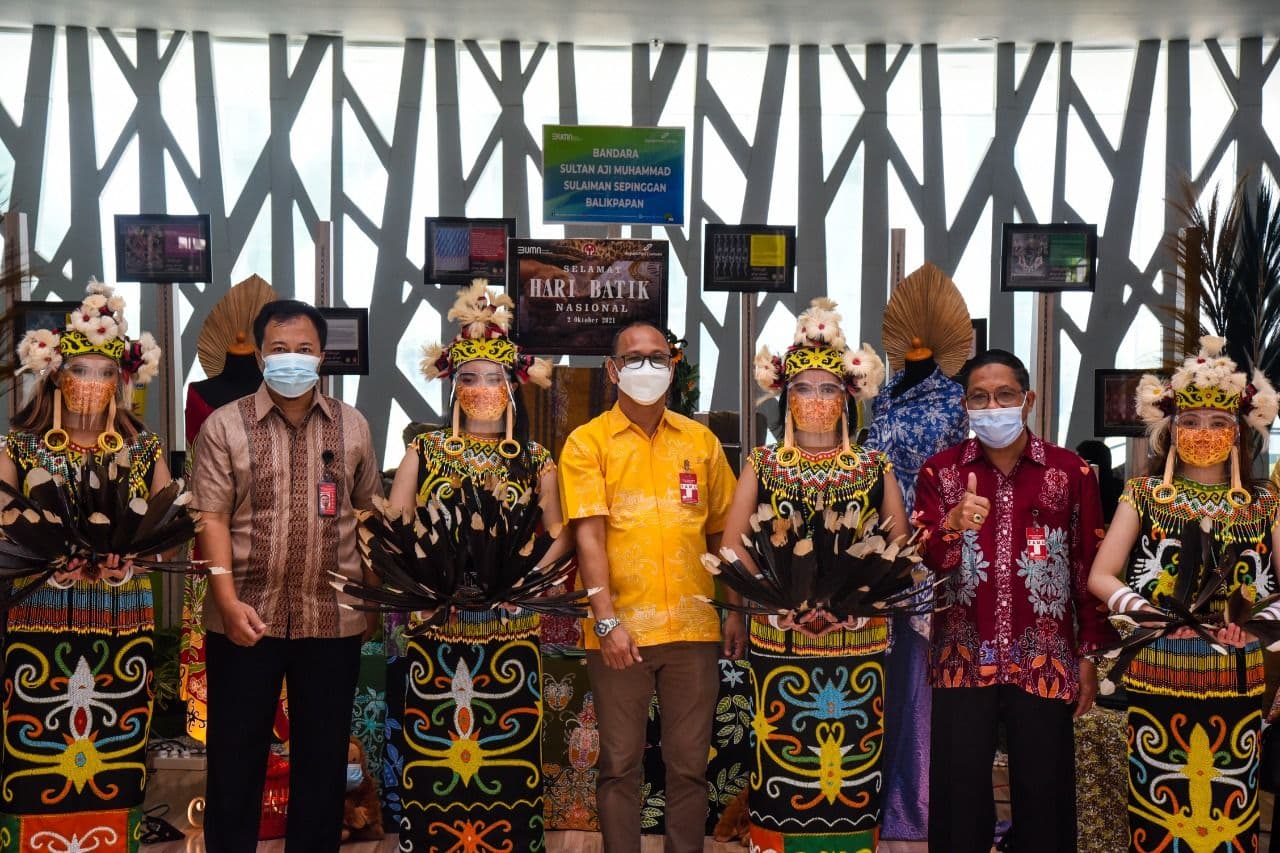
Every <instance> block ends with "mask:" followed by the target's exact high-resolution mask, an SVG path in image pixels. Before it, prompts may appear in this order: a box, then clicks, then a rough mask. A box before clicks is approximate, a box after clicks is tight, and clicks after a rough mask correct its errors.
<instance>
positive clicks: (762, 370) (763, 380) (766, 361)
mask: <svg viewBox="0 0 1280 853" xmlns="http://www.w3.org/2000/svg"><path fill="white" fill-rule="evenodd" d="M778 363H779V362H778V357H777V356H775V355H774V354H773V353H771V352H770V351H769V348H768V347H760V351H759V352H757V353H756V357H755V378H756V384H757V385H759V386H760V387H761V388H762V389H763V390H764V393H765V396H764V397H763V398H762V399H765V400H767V399H769V398H770V397H776V396H778V393H779V392H780V391H781V390H782V383H781V379H782V371H781V370H779V369H778Z"/></svg>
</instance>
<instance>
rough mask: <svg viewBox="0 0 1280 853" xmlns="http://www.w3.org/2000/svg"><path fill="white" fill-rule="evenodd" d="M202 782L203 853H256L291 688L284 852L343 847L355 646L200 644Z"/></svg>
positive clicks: (222, 640) (219, 638) (214, 638)
mask: <svg viewBox="0 0 1280 853" xmlns="http://www.w3.org/2000/svg"><path fill="white" fill-rule="evenodd" d="M205 654H206V666H207V667H208V670H207V671H208V677H209V679H208V680H209V685H208V689H209V738H208V754H209V778H208V782H207V790H206V795H205V800H206V808H207V811H206V814H205V825H204V837H205V848H206V849H207V850H208V851H209V853H253V851H255V850H257V849H258V823H259V820H260V817H261V813H262V786H263V783H264V782H265V781H266V775H267V752H268V750H269V749H270V747H271V726H272V723H273V721H274V719H275V709H276V701H277V700H278V699H279V697H280V685H281V682H282V681H286V680H287V682H288V685H289V821H288V830H287V834H286V835H285V848H286V849H287V850H290V851H295V853H326V851H331V850H337V849H338V846H339V844H340V843H341V841H340V839H341V832H342V798H343V794H344V793H345V791H346V768H347V743H348V738H350V736H351V704H352V702H353V700H354V697H355V689H356V677H357V675H358V674H359V670H360V638H359V637H344V638H340V639H333V640H328V639H325V640H320V639H305V640H285V639H279V638H275V637H264V638H262V639H261V640H259V641H258V642H257V644H256V645H254V646H250V647H248V648H245V647H242V646H237V645H236V644H235V643H233V642H231V641H230V640H228V639H227V638H226V636H225V635H224V634H218V633H215V632H213V631H210V632H209V633H208V635H207V636H206V638H205Z"/></svg>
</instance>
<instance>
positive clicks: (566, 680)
mask: <svg viewBox="0 0 1280 853" xmlns="http://www.w3.org/2000/svg"><path fill="white" fill-rule="evenodd" d="M386 628H387V629H388V630H387V637H388V651H389V652H390V657H389V658H388V659H387V660H386V661H385V673H386V675H385V680H384V681H382V682H381V683H377V684H376V686H375V682H376V678H375V677H374V676H373V675H372V673H373V671H374V670H375V669H377V668H378V665H380V664H381V663H383V662H380V661H375V659H374V657H373V656H370V655H369V652H370V651H371V649H373V648H374V646H373V644H366V646H365V651H366V656H365V657H364V658H362V664H361V672H360V683H359V687H358V688H357V703H356V711H355V712H354V713H353V716H352V719H353V729H354V730H355V733H356V734H357V736H359V737H360V738H361V740H362V741H363V742H364V743H365V747H366V750H367V752H368V756H369V764H370V767H369V769H370V772H372V773H375V774H377V775H378V781H379V788H380V791H381V794H382V798H383V799H382V802H383V818H384V825H385V827H386V830H387V832H389V833H394V832H396V831H397V830H398V827H399V817H400V795H399V791H398V790H397V788H398V781H399V776H400V772H401V769H402V768H403V761H404V757H403V756H402V755H400V754H399V751H398V750H397V748H396V746H395V743H396V737H395V734H396V732H395V729H396V727H397V726H398V725H399V722H398V720H399V718H400V714H401V712H402V711H403V709H402V708H398V707H395V705H396V703H397V700H396V698H395V697H396V691H390V693H388V692H387V691H386V690H385V685H386V684H391V683H399V681H400V680H402V679H404V677H405V666H406V665H407V661H406V658H404V657H403V656H401V655H397V653H396V651H397V649H398V648H399V647H400V646H401V645H402V643H403V630H404V629H403V622H402V621H401V620H400V619H399V618H397V617H391V618H390V619H388V620H387V624H386ZM580 630H581V629H580V626H579V623H578V622H577V621H576V620H571V619H562V618H557V617H550V618H545V619H543V622H542V629H541V645H542V670H543V674H542V695H543V709H544V710H543V725H542V773H543V791H544V794H543V796H544V805H545V810H546V811H545V813H546V829H547V830H548V831H558V830H585V831H596V830H598V829H599V828H600V827H599V821H598V819H597V817H596V775H597V771H596V763H597V761H598V760H599V757H600V733H599V731H598V730H597V722H596V715H595V705H594V703H593V702H592V699H591V684H590V681H589V680H588V676H587V666H586V658H585V657H584V656H583V653H582V650H581V648H580V646H579V643H580V639H581V634H580V633H579V632H580ZM402 692H403V691H401V693H402ZM749 695H750V694H749V681H748V679H747V664H746V662H745V661H736V662H729V661H721V662H720V698H719V701H718V702H717V705H716V715H715V720H714V726H715V730H714V732H713V733H712V747H711V755H710V761H709V764H708V768H707V798H708V802H709V806H710V807H709V809H708V814H707V830H706V832H707V834H708V835H710V834H712V831H713V830H714V829H715V825H716V822H717V821H718V820H719V819H720V814H721V812H722V811H723V810H724V807H725V805H726V804H728V803H729V801H730V800H732V799H733V798H734V797H735V796H737V794H738V792H739V791H741V790H742V788H743V787H744V786H745V785H746V777H747V772H748V770H749V765H750V759H751V748H750V735H751V712H750V704H749ZM400 698H401V700H403V695H401V697H400ZM379 715H381V717H380V718H379ZM379 720H380V721H382V722H385V729H383V730H382V732H381V736H380V737H378V738H370V737H368V736H367V735H368V734H369V732H370V727H371V726H373V725H375V722H376V721H379ZM659 720H660V715H659V710H658V707H657V699H656V698H655V699H654V701H653V704H652V705H651V706H650V708H649V730H648V733H647V737H646V745H645V759H644V780H643V782H642V785H641V800H642V803H643V806H642V812H641V818H640V821H641V831H642V832H644V833H646V834H654V835H661V834H662V833H663V832H664V829H665V827H664V825H663V804H664V797H663V790H662V787H663V778H664V776H665V768H664V766H663V763H662V754H661V749H660V746H659V740H660V732H661V729H660V722H659Z"/></svg>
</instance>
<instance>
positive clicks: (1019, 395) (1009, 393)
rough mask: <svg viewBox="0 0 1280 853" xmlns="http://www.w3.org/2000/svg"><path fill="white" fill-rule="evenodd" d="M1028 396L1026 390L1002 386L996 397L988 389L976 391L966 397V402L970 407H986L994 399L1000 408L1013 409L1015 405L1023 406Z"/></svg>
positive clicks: (966, 405)
mask: <svg viewBox="0 0 1280 853" xmlns="http://www.w3.org/2000/svg"><path fill="white" fill-rule="evenodd" d="M1026 397H1027V392H1026V391H1017V390H1015V389H1013V388H1001V389H1000V390H999V391H997V392H996V393H995V396H994V397H992V395H991V394H988V393H987V392H986V391H974V392H973V393H972V394H970V395H969V396H967V397H965V398H964V404H965V407H966V408H969V409H985V408H987V407H988V406H989V405H991V401H992V400H993V399H994V400H995V401H996V405H997V406H999V407H1000V408H1002V409H1011V408H1013V407H1014V406H1021V405H1022V403H1023V401H1024V400H1025V399H1026Z"/></svg>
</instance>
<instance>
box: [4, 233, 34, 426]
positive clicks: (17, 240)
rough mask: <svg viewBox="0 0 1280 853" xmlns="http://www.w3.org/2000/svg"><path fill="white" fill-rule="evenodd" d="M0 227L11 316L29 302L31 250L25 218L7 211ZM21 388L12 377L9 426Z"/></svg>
mask: <svg viewBox="0 0 1280 853" xmlns="http://www.w3.org/2000/svg"><path fill="white" fill-rule="evenodd" d="M0 227H2V228H3V232H4V257H3V259H0V271H2V272H3V276H4V279H5V280H6V281H8V280H10V279H11V278H16V279H17V286H16V287H6V288H5V289H4V293H3V294H2V298H3V300H4V312H5V314H6V315H11V314H12V312H13V308H14V306H15V305H17V304H18V303H19V302H25V301H26V300H28V299H30V298H31V246H30V243H29V238H28V231H27V215H26V214H25V213H22V212H20V211H17V210H11V211H9V212H8V213H6V214H5V215H4V221H3V223H2V224H0ZM3 337H4V335H3V334H0V338H3ZM9 346H10V348H11V349H14V350H16V348H17V346H18V342H17V341H9ZM25 384H26V381H25V379H23V378H20V377H14V379H13V384H12V387H11V389H10V393H9V406H8V410H9V420H10V422H12V421H13V419H14V417H15V416H17V414H18V407H19V406H21V405H22V398H23V397H24V396H26V395H24V394H23V393H22V390H23V387H24V386H25Z"/></svg>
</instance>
